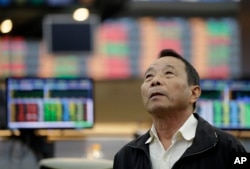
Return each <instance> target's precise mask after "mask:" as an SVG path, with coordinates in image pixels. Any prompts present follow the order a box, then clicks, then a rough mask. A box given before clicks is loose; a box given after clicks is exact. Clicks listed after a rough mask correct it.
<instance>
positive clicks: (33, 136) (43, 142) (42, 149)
mask: <svg viewBox="0 0 250 169" xmlns="http://www.w3.org/2000/svg"><path fill="white" fill-rule="evenodd" d="M19 131H20V136H17V139H20V141H21V142H23V143H24V144H26V145H27V146H28V147H29V148H30V149H31V150H32V151H33V152H34V154H35V155H36V157H37V160H41V159H43V158H50V157H53V156H54V143H53V142H49V141H48V139H47V137H46V136H40V135H38V134H37V133H36V130H34V129H20V130H19Z"/></svg>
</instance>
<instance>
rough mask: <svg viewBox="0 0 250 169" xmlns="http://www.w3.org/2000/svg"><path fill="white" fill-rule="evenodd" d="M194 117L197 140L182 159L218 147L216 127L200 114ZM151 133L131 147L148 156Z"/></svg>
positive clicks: (140, 138) (136, 140) (133, 143)
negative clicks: (196, 122)
mask: <svg viewBox="0 0 250 169" xmlns="http://www.w3.org/2000/svg"><path fill="white" fill-rule="evenodd" d="M194 116H195V118H196V119H197V120H198V125H197V129H196V133H195V138H194V140H193V144H192V145H191V146H190V147H189V148H188V149H187V150H186V151H185V153H184V154H183V156H182V157H185V156H188V155H192V154H198V153H201V152H203V151H206V150H208V149H210V148H212V147H214V146H216V144H217V142H218V138H217V134H216V132H215V130H214V127H212V126H211V125H210V124H209V123H208V122H207V121H205V120H204V119H203V118H202V117H200V116H199V115H198V114H196V113H194ZM149 132H150V130H149V131H147V133H145V134H144V135H142V136H140V137H138V138H137V139H135V140H134V141H132V142H131V143H130V144H129V146H131V147H134V148H139V149H142V150H144V151H145V152H146V153H147V154H149V146H148V144H145V142H146V141H147V139H148V138H149V137H150V134H149Z"/></svg>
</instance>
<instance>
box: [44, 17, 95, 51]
mask: <svg viewBox="0 0 250 169" xmlns="http://www.w3.org/2000/svg"><path fill="white" fill-rule="evenodd" d="M97 23H98V18H97V17H96V16H95V15H90V16H89V17H88V18H87V19H86V20H84V21H76V20H74V19H73V18H72V16H71V15H67V14H57V15H56V14H54V15H48V16H46V17H45V19H44V21H43V39H44V42H45V44H46V47H47V49H48V51H49V52H51V53H62V54H69V53H70V54H75V53H80V54H85V53H87V54H91V53H92V52H93V50H94V32H95V27H96V26H97Z"/></svg>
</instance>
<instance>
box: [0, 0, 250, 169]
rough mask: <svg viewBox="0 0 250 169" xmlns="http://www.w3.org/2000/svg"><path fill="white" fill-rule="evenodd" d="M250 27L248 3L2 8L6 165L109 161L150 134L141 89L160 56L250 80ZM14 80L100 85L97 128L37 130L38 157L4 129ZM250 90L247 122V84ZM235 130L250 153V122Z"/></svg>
mask: <svg viewBox="0 0 250 169" xmlns="http://www.w3.org/2000/svg"><path fill="white" fill-rule="evenodd" d="M249 18H250V1H247V0H0V81H1V83H0V91H1V93H0V94H1V98H0V111H1V112H0V127H1V129H2V130H0V159H1V160H0V166H6V167H5V168H6V169H7V168H11V167H12V168H15V167H19V168H20V166H22V167H23V168H25V167H27V164H29V165H28V166H29V167H30V168H36V167H37V166H36V165H37V163H38V161H39V160H40V159H43V158H45V157H88V156H91V153H92V151H93V149H97V150H98V151H100V152H101V154H102V155H101V156H100V157H101V158H106V159H111V160H112V159H113V155H114V154H115V152H116V151H118V150H119V148H121V146H122V145H124V144H125V143H127V142H128V141H130V140H131V139H133V138H135V137H136V136H138V135H140V134H142V133H144V132H145V131H146V130H147V129H148V128H149V127H150V126H151V120H150V116H149V115H148V114H147V112H146V111H145V110H144V108H143V105H142V102H141V97H140V85H141V82H142V75H143V73H144V71H145V69H146V68H147V66H148V65H149V64H150V63H151V62H152V61H153V60H154V59H155V58H156V57H157V55H158V53H159V51H160V50H161V49H163V48H173V49H175V50H176V51H177V52H179V53H180V54H181V55H183V57H185V58H186V59H187V60H189V61H190V62H191V63H192V64H193V65H194V67H195V68H196V69H197V70H198V72H199V74H200V76H201V78H202V79H209V80H215V79H220V80H222V81H223V80H231V79H234V80H242V81H243V80H249V79H250V68H249V63H250V57H249V56H250V32H249V30H250V20H249ZM8 77H20V78H22V77H41V78H81V77H91V78H93V79H94V82H95V83H94V85H95V86H94V89H95V90H94V99H95V113H94V116H95V124H94V126H93V127H91V128H88V129H71V130H69V129H64V130H61V129H57V130H55V129H45V130H39V131H37V132H38V135H39V136H41V137H45V138H46V139H45V140H46V146H44V144H41V145H42V148H40V149H39V151H42V152H43V153H42V155H41V154H39V157H37V154H36V153H35V154H34V151H29V148H30V145H29V144H26V145H27V147H26V148H21V147H23V146H22V144H24V143H23V142H21V143H20V142H18V141H17V140H18V137H20V131H19V130H9V129H8V127H6V125H7V124H6V123H7V121H6V119H7V116H8V115H7V114H6V106H5V105H6V95H5V90H6V86H5V79H6V78H8ZM211 88H214V86H212V87H210V88H209V89H208V90H212V89H211ZM215 88H219V90H220V91H221V90H222V89H221V88H220V87H219V85H218V84H216V85H215ZM243 88H244V89H246V91H244V92H245V93H244V94H242V93H241V95H244V101H246V102H247V103H246V108H245V109H244V110H245V111H247V113H246V114H245V115H244V118H246V119H250V115H249V114H250V112H248V111H249V110H250V108H249V106H250V103H249V102H250V101H249V100H250V99H249V98H250V83H249V82H247V83H244V85H243V86H241V87H240V88H239V87H237V90H240V91H241V90H242V89H243ZM223 90H224V89H223ZM217 95H218V94H217ZM213 97H215V96H214V95H213ZM210 98H211V97H210ZM245 98H246V99H245ZM244 104H245V102H244ZM224 129H225V127H224ZM230 129H232V128H230V127H228V129H227V131H228V132H230V133H232V134H233V135H235V136H236V137H237V138H239V140H240V141H241V142H242V143H243V144H244V146H245V147H246V149H247V150H248V151H250V132H249V131H250V122H249V120H248V121H247V125H246V128H243V129H242V128H234V129H233V130H230ZM12 138H14V139H12ZM25 140H26V141H27V139H25ZM28 142H29V143H30V142H32V140H29V141H28ZM41 145H38V146H41ZM35 146H37V145H35ZM43 146H44V147H43ZM33 148H34V147H32V148H31V149H32V150H33ZM22 154H25V156H22ZM97 158H99V156H98V157H97ZM37 159H38V160H37ZM10 163H11V164H10ZM31 164H32V166H31Z"/></svg>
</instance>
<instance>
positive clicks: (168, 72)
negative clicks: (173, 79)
mask: <svg viewBox="0 0 250 169" xmlns="http://www.w3.org/2000/svg"><path fill="white" fill-rule="evenodd" d="M165 74H166V75H167V74H173V73H172V72H170V71H167V72H165Z"/></svg>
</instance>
